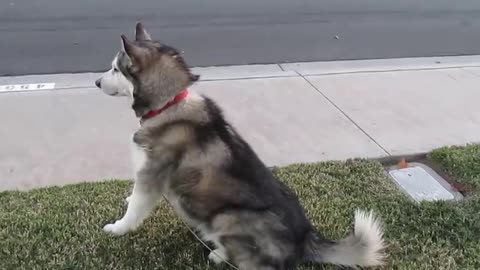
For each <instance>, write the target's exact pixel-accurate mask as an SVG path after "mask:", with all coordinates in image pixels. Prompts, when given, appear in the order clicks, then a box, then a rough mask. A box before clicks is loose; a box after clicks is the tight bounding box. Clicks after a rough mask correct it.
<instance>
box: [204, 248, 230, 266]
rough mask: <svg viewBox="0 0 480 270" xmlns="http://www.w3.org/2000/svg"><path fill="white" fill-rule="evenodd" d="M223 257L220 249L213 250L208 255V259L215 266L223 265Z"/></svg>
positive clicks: (223, 253) (223, 254)
mask: <svg viewBox="0 0 480 270" xmlns="http://www.w3.org/2000/svg"><path fill="white" fill-rule="evenodd" d="M225 257H226V256H225V252H223V251H222V250H220V249H215V250H213V251H211V252H210V254H208V259H209V260H210V261H212V262H214V263H216V264H221V263H223V262H224V261H225V260H226V258H225Z"/></svg>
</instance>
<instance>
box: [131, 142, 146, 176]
mask: <svg viewBox="0 0 480 270" xmlns="http://www.w3.org/2000/svg"><path fill="white" fill-rule="evenodd" d="M130 154H131V156H132V164H133V170H134V173H135V176H136V175H137V173H138V172H139V171H140V170H141V169H142V168H143V167H145V164H146V163H147V153H145V149H144V148H142V147H140V146H138V145H137V144H136V143H135V142H134V141H133V136H132V139H131V140H130Z"/></svg>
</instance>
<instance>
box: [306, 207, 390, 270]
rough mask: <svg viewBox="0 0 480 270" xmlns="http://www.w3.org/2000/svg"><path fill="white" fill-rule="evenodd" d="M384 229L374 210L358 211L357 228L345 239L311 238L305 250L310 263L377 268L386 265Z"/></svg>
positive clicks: (356, 215)
mask: <svg viewBox="0 0 480 270" xmlns="http://www.w3.org/2000/svg"><path fill="white" fill-rule="evenodd" d="M384 248H385V243H384V241H383V229H382V224H381V222H380V221H379V220H378V219H377V218H376V217H375V215H374V214H373V212H372V211H370V212H364V211H362V210H357V211H356V212H355V228H354V231H353V232H352V233H350V235H349V236H347V237H346V238H344V239H341V240H336V241H331V240H324V239H320V238H317V237H316V236H315V235H313V234H312V235H311V237H310V238H309V240H307V243H306V247H305V256H304V259H305V260H306V261H315V262H319V263H332V264H337V265H344V266H353V267H355V266H375V265H381V264H383V262H384V259H385V255H384V253H383V250H384Z"/></svg>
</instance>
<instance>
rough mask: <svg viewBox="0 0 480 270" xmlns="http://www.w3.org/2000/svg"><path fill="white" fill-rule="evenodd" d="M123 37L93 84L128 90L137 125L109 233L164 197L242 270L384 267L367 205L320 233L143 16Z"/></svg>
mask: <svg viewBox="0 0 480 270" xmlns="http://www.w3.org/2000/svg"><path fill="white" fill-rule="evenodd" d="M121 40H122V49H121V50H120V51H119V52H118V54H117V55H116V57H115V59H114V60H113V62H112V68H111V69H110V70H109V71H107V72H106V73H105V74H103V75H102V77H101V78H99V79H98V80H97V81H96V82H95V83H96V85H97V86H98V87H99V88H101V89H102V90H103V91H104V92H105V93H106V94H108V95H111V96H127V97H129V98H130V99H131V104H132V109H133V111H134V113H135V115H136V116H137V117H138V118H139V119H140V127H139V129H138V130H137V131H136V132H135V133H134V134H133V136H132V138H131V145H132V156H133V162H134V169H135V184H134V188H133V191H132V194H131V195H130V196H129V197H128V198H127V201H128V207H127V210H126V213H125V215H124V216H123V217H122V218H121V219H119V220H117V221H116V222H115V223H112V224H108V225H106V226H105V227H104V230H105V231H106V232H108V233H112V234H115V235H123V234H125V233H127V232H129V231H133V230H135V229H136V228H138V227H139V226H140V225H141V223H142V222H143V220H144V219H145V218H146V217H148V215H149V214H150V212H151V211H152V210H153V209H154V208H155V206H156V204H157V203H158V201H159V200H160V199H161V198H162V197H165V198H166V199H167V200H168V201H169V203H170V204H172V206H173V208H174V210H175V212H176V213H177V215H178V216H179V217H180V218H181V219H183V220H184V221H185V222H186V223H188V224H189V225H190V226H192V227H193V228H195V229H196V230H198V231H199V232H200V233H201V236H202V238H203V239H204V240H205V241H209V242H212V243H213V244H214V245H215V250H214V251H213V252H212V253H210V255H209V258H210V259H211V260H213V261H215V262H217V263H221V262H224V261H228V262H229V263H232V264H234V265H235V266H236V267H238V268H239V269H241V270H257V269H261V270H274V269H275V270H277V269H278V270H284V269H285V270H286V269H294V268H295V266H296V265H297V264H298V263H301V262H319V263H332V264H338V265H345V266H374V265H380V264H382V261H383V259H384V255H383V253H382V251H383V249H384V241H383V239H382V237H383V231H382V228H381V224H380V222H379V221H378V220H377V219H376V218H375V216H374V215H373V213H372V212H364V211H361V210H357V211H356V212H355V224H354V231H353V232H352V233H351V234H350V235H349V236H347V238H345V239H342V240H336V241H333V240H328V239H324V238H323V237H322V236H320V235H319V234H317V233H316V232H315V231H314V228H312V225H311V223H310V222H309V220H308V219H307V218H306V216H305V213H304V210H303V208H302V207H301V205H300V203H299V201H298V199H297V196H296V195H295V194H294V193H293V192H292V191H291V190H290V189H289V188H288V187H287V186H285V185H284V184H283V183H282V182H280V181H279V180H278V179H276V178H275V176H274V175H273V174H272V172H271V171H270V170H269V169H268V168H267V167H266V166H265V164H264V163H263V162H262V161H261V160H260V159H259V158H258V156H257V155H256V154H255V152H254V151H253V150H252V148H251V147H250V146H249V144H248V143H247V142H245V140H244V139H243V138H242V137H241V136H240V135H239V134H238V133H237V132H236V131H235V129H234V128H233V127H232V125H230V124H229V123H228V122H227V121H226V120H225V118H224V116H223V114H222V110H221V109H220V108H219V106H218V105H217V104H216V103H215V102H214V101H213V100H211V99H210V98H208V97H205V96H199V95H196V94H194V93H190V92H189V91H188V87H190V86H191V85H192V84H193V83H194V82H196V81H197V80H198V79H199V76H197V75H194V74H192V73H191V71H190V69H189V68H188V66H187V65H186V63H185V61H184V60H183V58H182V56H181V55H180V53H179V52H178V51H177V50H176V49H175V48H173V47H170V46H167V45H165V44H162V43H160V42H158V41H155V40H152V38H151V36H150V34H148V33H147V31H146V30H145V29H144V27H143V26H142V24H140V23H138V24H137V26H136V31H135V40H134V41H130V40H128V39H127V38H126V37H125V36H123V35H122V37H121Z"/></svg>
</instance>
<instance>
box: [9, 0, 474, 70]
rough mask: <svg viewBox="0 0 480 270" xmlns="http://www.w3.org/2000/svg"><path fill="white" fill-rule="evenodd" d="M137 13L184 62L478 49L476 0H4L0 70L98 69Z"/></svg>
mask: <svg viewBox="0 0 480 270" xmlns="http://www.w3.org/2000/svg"><path fill="white" fill-rule="evenodd" d="M137 20H141V21H142V22H144V24H145V25H146V26H147V29H149V30H150V32H152V34H153V35H154V36H155V37H156V38H158V39H160V40H161V41H163V42H165V43H169V44H171V45H174V46H176V47H178V48H179V49H181V50H183V51H185V55H186V58H187V62H188V63H189V64H190V65H192V66H210V65H230V64H252V63H285V62H296V61H319V60H324V61H328V60H341V59H371V58H395V57H420V56H442V55H469V54H480V1H478V0H456V1H453V0H321V1H320V0H241V1H240V0H201V1H199V0H162V1H160V0H81V1H80V0H76V1H74V0H35V1H31V0H4V1H1V3H0V59H1V60H0V61H1V65H0V75H20V74H43V73H59V72H85V71H101V70H104V69H106V68H108V66H109V63H110V61H111V58H112V57H113V55H114V53H115V51H116V50H117V49H118V48H119V46H120V34H121V33H127V34H130V35H133V27H134V24H135V21H137ZM336 36H338V39H337V38H336Z"/></svg>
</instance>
